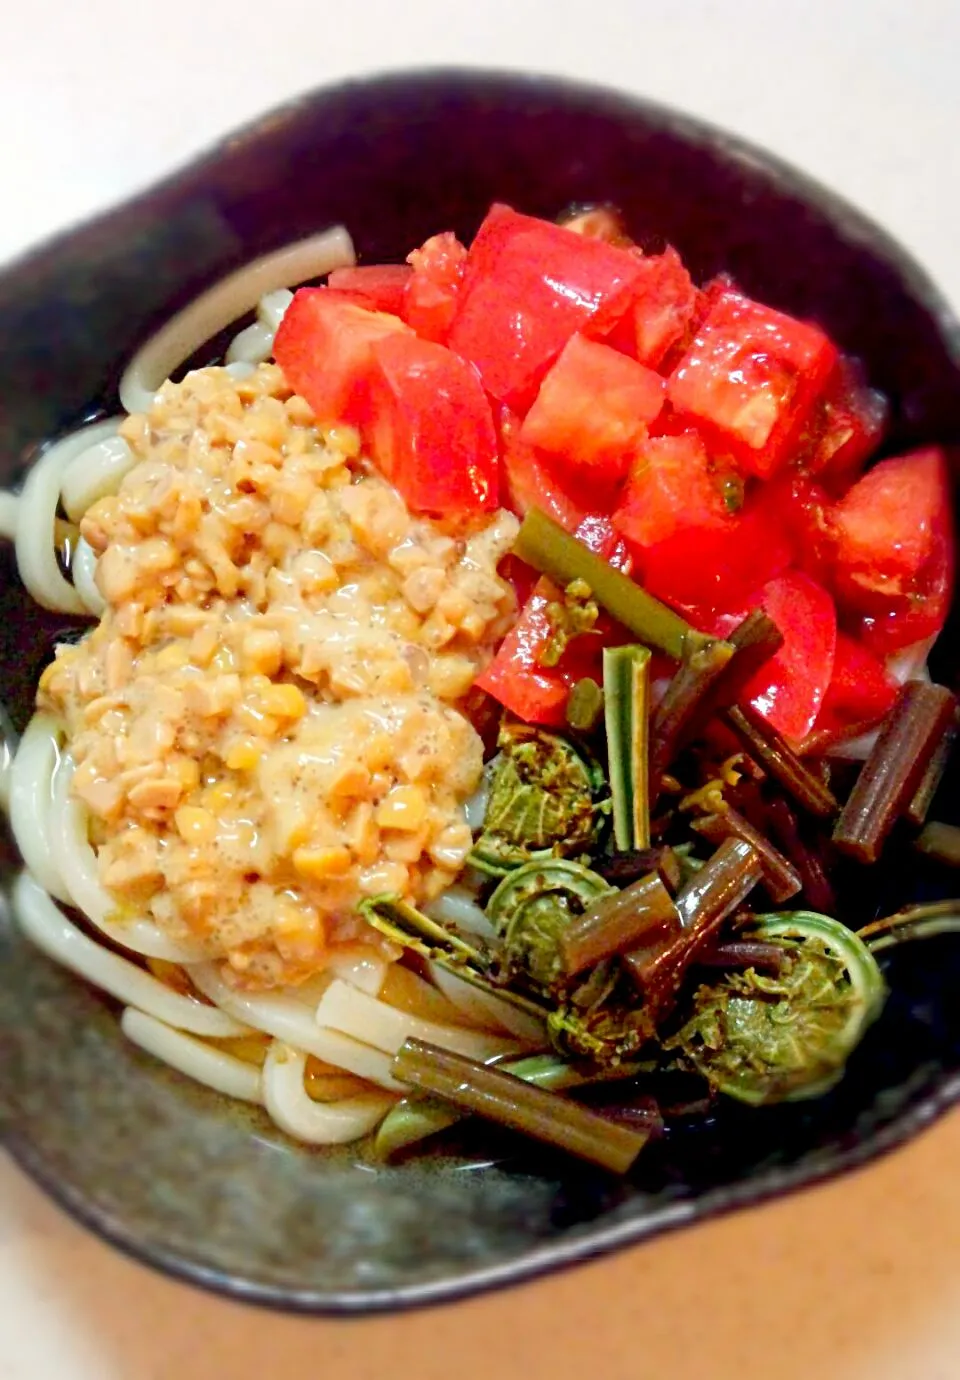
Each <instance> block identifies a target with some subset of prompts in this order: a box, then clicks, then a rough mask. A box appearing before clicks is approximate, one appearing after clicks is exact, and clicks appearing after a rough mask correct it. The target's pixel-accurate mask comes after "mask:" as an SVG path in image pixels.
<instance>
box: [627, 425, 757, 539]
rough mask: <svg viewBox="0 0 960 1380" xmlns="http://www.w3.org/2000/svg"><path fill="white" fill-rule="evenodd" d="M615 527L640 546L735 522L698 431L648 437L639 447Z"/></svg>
mask: <svg viewBox="0 0 960 1380" xmlns="http://www.w3.org/2000/svg"><path fill="white" fill-rule="evenodd" d="M613 523H614V526H615V527H616V528H617V530H618V531H620V532H622V533H623V535H624V536H625V537H626V538H627V540H628V541H630V542H632V543H634V544H635V545H637V546H641V547H649V546H655V545H656V544H657V543H658V542H662V541H667V540H669V539H670V538H671V537H673V536H674V535H675V534H676V533H677V532H682V531H684V530H686V529H689V528H696V529H697V530H698V531H702V530H711V529H718V528H730V527H732V526H733V524H734V519H733V518H732V517H731V515H730V513H729V511H728V509H727V506H726V504H725V503H724V500H723V495H722V493H721V491H720V488H719V486H718V485H717V483H716V481H715V480H714V478H713V476H712V474H711V473H710V469H709V458H708V456H707V450H706V446H705V445H704V444H703V441H702V440H701V438H700V437H699V436H698V435H697V434H696V433H695V432H685V433H682V434H681V435H679V436H648V437H647V438H646V439H645V440H644V441H642V442H641V443H640V446H639V448H638V450H637V452H636V454H635V456H634V457H633V461H632V463H631V466H630V475H629V477H628V479H627V483H626V487H625V488H624V491H623V493H622V495H621V497H620V501H619V503H618V505H617V508H616V511H615V512H614V514H613Z"/></svg>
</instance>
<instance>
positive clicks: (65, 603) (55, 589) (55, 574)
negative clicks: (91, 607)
mask: <svg viewBox="0 0 960 1380" xmlns="http://www.w3.org/2000/svg"><path fill="white" fill-rule="evenodd" d="M116 429H117V423H116V420H112V421H108V422H96V423H95V424H94V425H93V426H85V427H82V428H81V429H80V430H79V431H75V432H74V433H73V435H71V436H67V437H66V438H65V439H64V440H63V441H58V442H57V443H56V444H55V445H53V446H51V447H50V449H49V450H48V451H46V452H45V453H44V454H43V455H41V456H40V459H39V460H38V461H37V462H36V464H35V465H34V466H33V468H32V469H31V470H30V471H29V472H28V474H27V477H26V479H25V480H24V483H23V489H22V491H21V493H20V499H19V505H18V509H17V532H16V538H15V545H16V552H17V568H18V569H19V571H20V578H21V580H22V581H23V583H24V584H25V585H26V587H27V590H28V592H29V594H30V595H31V597H32V598H33V599H34V601H35V602H36V603H38V604H40V605H41V606H42V607H43V608H45V609H53V610H55V611H56V612H58V613H83V612H85V610H84V606H83V601H82V599H81V598H80V596H79V594H78V593H77V591H76V590H75V589H74V588H73V585H71V584H70V582H69V581H68V580H66V579H64V577H63V575H62V574H61V573H60V567H59V566H58V565H57V549H56V545H55V521H56V513H57V504H58V503H59V502H60V483H61V480H62V478H63V474H64V471H65V470H66V468H67V466H68V465H69V464H70V463H71V461H73V460H75V459H76V457H77V456H78V455H80V454H82V452H84V451H85V450H87V449H88V448H89V447H90V446H91V445H93V444H95V443H96V442H99V441H102V440H104V439H105V438H106V437H107V436H111V435H112V434H113V433H114V432H115V431H116Z"/></svg>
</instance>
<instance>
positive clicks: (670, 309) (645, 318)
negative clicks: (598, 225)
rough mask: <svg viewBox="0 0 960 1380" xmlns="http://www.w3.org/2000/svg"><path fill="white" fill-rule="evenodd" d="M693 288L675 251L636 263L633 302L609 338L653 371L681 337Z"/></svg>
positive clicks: (692, 308)
mask: <svg viewBox="0 0 960 1380" xmlns="http://www.w3.org/2000/svg"><path fill="white" fill-rule="evenodd" d="M697 297H698V293H697V289H696V288H695V287H694V285H693V279H692V278H691V277H690V274H689V273H688V272H687V270H686V269H685V268H684V266H683V263H682V261H681V259H680V255H679V254H678V253H677V251H676V250H675V249H674V248H672V247H671V246H668V247H667V248H666V249H665V250H664V252H663V253H662V254H649V255H646V256H644V257H643V258H642V259H641V260H640V277H639V280H638V283H637V289H636V292H635V294H634V299H633V302H632V304H631V306H630V308H629V310H628V311H627V312H626V314H625V315H624V317H623V318H622V320H621V321H619V322H618V323H617V325H616V327H615V329H614V332H613V334H612V335H611V337H610V343H611V344H612V345H616V346H617V347H618V348H619V349H622V350H625V351H626V352H627V353H628V354H631V355H633V357H634V358H635V359H637V360H639V362H640V363H641V364H646V365H647V366H648V367H649V368H651V369H657V368H659V366H660V365H661V364H662V363H663V361H664V359H665V358H666V356H667V354H668V353H669V351H670V350H672V349H673V347H674V346H675V345H678V344H679V343H680V342H681V341H682V340H683V339H684V337H685V335H686V333H687V331H688V329H689V327H690V324H691V322H692V321H693V319H694V315H695V313H696V310H697Z"/></svg>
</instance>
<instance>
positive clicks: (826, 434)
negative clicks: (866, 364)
mask: <svg viewBox="0 0 960 1380" xmlns="http://www.w3.org/2000/svg"><path fill="white" fill-rule="evenodd" d="M889 411H890V408H889V404H888V403H887V400H886V398H885V397H884V395H883V394H882V393H880V392H878V391H877V389H876V388H868V387H867V385H866V384H865V383H864V381H863V377H862V373H861V371H860V369H859V367H858V366H857V364H856V363H855V362H854V361H853V360H851V359H848V358H847V357H846V356H845V355H841V356H840V358H839V360H838V361H837V364H836V366H835V368H834V370H833V373H832V374H831V376H830V378H829V379H828V381H827V385H826V388H825V390H824V394H823V397H822V398H821V399H820V401H819V402H818V403H817V405H816V407H815V408H814V411H813V413H812V414H811V417H810V420H809V422H808V424H807V428H806V435H805V436H804V437H803V438H801V440H800V441H799V443H798V448H799V450H800V460H801V463H802V465H803V468H804V469H805V470H806V471H807V473H809V474H815V475H816V476H817V478H818V479H819V480H820V482H821V483H822V484H825V485H827V486H828V487H829V488H830V490H831V492H833V493H835V494H836V493H839V492H842V491H843V490H844V489H845V488H846V487H847V485H848V484H850V483H852V482H853V480H854V479H855V478H856V477H857V475H858V474H859V472H860V470H861V468H862V467H863V464H864V462H865V461H866V460H867V459H868V458H869V457H870V455H871V454H872V453H873V451H874V450H875V449H876V448H877V446H878V445H879V444H880V439H881V437H882V436H883V432H884V429H885V427H886V424H887V417H888V415H889Z"/></svg>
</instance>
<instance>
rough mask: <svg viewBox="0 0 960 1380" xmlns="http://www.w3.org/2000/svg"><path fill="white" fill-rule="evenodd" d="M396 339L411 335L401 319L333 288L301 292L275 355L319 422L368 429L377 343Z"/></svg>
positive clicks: (280, 331) (283, 327) (280, 333)
mask: <svg viewBox="0 0 960 1380" xmlns="http://www.w3.org/2000/svg"><path fill="white" fill-rule="evenodd" d="M396 334H401V335H403V334H410V330H409V327H408V326H405V325H404V323H403V322H402V321H401V320H399V318H398V317H396V316H391V315H389V314H388V313H386V312H373V311H369V310H368V309H367V308H366V307H364V306H361V305H360V304H359V303H358V302H357V300H356V298H354V297H353V296H352V295H348V294H346V293H342V292H335V291H334V290H333V289H331V288H322V287H321V288H301V289H300V290H299V292H296V293H295V294H294V298H293V301H292V302H291V303H290V306H289V307H288V309H287V312H286V314H285V316H284V318H283V320H282V321H281V323H280V327H279V329H278V331H277V335H276V339H275V340H274V345H273V354H274V358H275V359H276V361H277V363H278V364H279V365H280V368H281V369H282V370H283V373H284V377H285V378H286V380H287V382H288V383H289V384H290V387H291V388H293V389H295V390H296V392H298V393H300V394H302V396H303V397H304V398H306V400H307V402H308V403H309V404H310V406H311V408H312V409H313V412H314V415H315V416H316V418H317V421H318V422H349V423H351V424H353V425H355V426H361V427H362V426H365V425H367V424H368V423H369V421H370V417H371V407H372V402H371V388H372V380H373V377H374V374H375V372H376V368H375V363H374V358H373V346H374V342H375V341H378V340H383V339H385V338H386V337H388V336H392V335H396Z"/></svg>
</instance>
